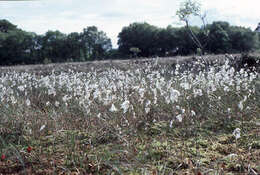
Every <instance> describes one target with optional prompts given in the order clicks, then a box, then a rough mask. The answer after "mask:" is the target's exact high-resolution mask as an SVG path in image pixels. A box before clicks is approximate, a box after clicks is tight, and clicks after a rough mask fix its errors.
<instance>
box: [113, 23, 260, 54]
mask: <svg viewBox="0 0 260 175" xmlns="http://www.w3.org/2000/svg"><path fill="white" fill-rule="evenodd" d="M188 30H191V31H192V33H193V34H194V35H196V37H197V38H198V39H199V40H200V41H201V43H202V44H203V46H204V52H206V53H210V54H221V53H241V52H250V51H254V50H256V49H259V47H260V44H259V33H256V32H254V31H252V30H251V29H250V28H245V27H239V26H231V25H230V24H229V23H228V22H223V21H216V22H213V23H212V24H208V25H206V26H205V28H204V29H202V28H199V27H196V26H190V27H189V28H187V27H179V28H177V27H172V26H170V25H169V26H168V27H166V28H158V27H156V26H153V25H150V24H148V23H133V24H130V25H129V26H127V27H124V28H123V29H122V31H121V32H120V33H119V35H118V38H119V41H118V45H119V51H120V52H122V53H124V54H126V55H130V54H131V53H132V52H136V55H137V56H141V57H150V56H171V55H189V54H197V53H198V52H199V49H198V47H197V46H196V45H195V44H194V42H193V41H192V39H193V38H192V37H191V36H190V32H189V31H188ZM131 48H132V49H131ZM133 48H136V49H133ZM137 48H138V49H137Z"/></svg>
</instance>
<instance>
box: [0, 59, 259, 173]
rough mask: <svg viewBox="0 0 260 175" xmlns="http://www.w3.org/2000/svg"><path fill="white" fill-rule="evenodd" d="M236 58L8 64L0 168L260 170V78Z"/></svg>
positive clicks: (3, 77) (3, 76) (0, 107)
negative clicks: (209, 61)
mask: <svg viewBox="0 0 260 175" xmlns="http://www.w3.org/2000/svg"><path fill="white" fill-rule="evenodd" d="M216 57H217V56H216ZM229 57H231V58H233V56H232V55H230V56H229ZM230 62H231V60H229V59H224V60H222V61H221V63H220V62H218V61H216V62H215V63H214V62H213V63H212V64H210V65H209V64H205V62H203V59H202V60H201V59H200V57H198V59H197V60H195V61H194V62H192V64H191V65H189V66H188V69H186V68H184V67H183V63H181V62H178V61H177V62H175V64H169V63H163V60H159V59H156V58H154V59H149V60H145V61H136V60H135V61H120V62H119V61H118V62H117V61H110V62H109V61H107V62H105V63H102V62H96V63H95V64H94V63H89V64H87V63H85V64H84V63H83V64H82V65H78V64H64V65H58V64H57V65H42V66H38V67H37V66H36V67H35V69H32V68H31V67H29V66H27V67H26V66H24V67H12V68H9V67H3V68H1V69H0V117H1V120H0V156H1V160H0V174H1V173H2V174H60V175H61V174H73V175H76V174H130V175H139V174H140V175H141V174H147V175H148V174H152V175H164V174H172V175H173V174H196V175H200V174H203V175H204V174H212V175H213V174H214V175H220V174H260V79H259V75H258V72H257V69H253V70H252V69H251V70H247V69H244V68H241V69H239V70H237V69H236V68H234V67H233V66H232V64H230ZM185 66H187V64H185Z"/></svg>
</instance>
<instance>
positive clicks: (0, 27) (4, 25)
mask: <svg viewBox="0 0 260 175" xmlns="http://www.w3.org/2000/svg"><path fill="white" fill-rule="evenodd" d="M12 30H18V29H17V27H16V25H13V24H12V23H10V22H9V21H7V20H5V19H3V20H0V32H3V33H7V32H9V31H12Z"/></svg>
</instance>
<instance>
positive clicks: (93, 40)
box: [81, 26, 112, 60]
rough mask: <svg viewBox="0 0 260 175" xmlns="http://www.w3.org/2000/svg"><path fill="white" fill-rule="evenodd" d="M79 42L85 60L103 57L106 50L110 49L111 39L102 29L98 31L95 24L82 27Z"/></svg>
mask: <svg viewBox="0 0 260 175" xmlns="http://www.w3.org/2000/svg"><path fill="white" fill-rule="evenodd" d="M81 43H82V47H83V55H84V59H85V60H89V59H92V60H93V59H97V58H100V57H103V56H104V55H105V53H106V52H107V51H109V50H110V49H112V44H111V40H110V39H109V38H108V37H107V36H106V34H105V33H104V32H103V31H98V29H97V27H95V26H90V27H87V28H84V29H83V32H82V33H81Z"/></svg>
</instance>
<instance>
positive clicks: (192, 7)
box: [176, 0, 208, 54]
mask: <svg viewBox="0 0 260 175" xmlns="http://www.w3.org/2000/svg"><path fill="white" fill-rule="evenodd" d="M176 15H177V16H178V17H179V20H180V21H182V22H184V23H185V27H186V28H187V31H188V32H189V35H190V37H191V39H192V41H193V42H194V43H195V45H196V46H197V47H198V48H200V49H201V51H202V54H204V49H205V46H206V45H207V40H206V41H204V42H203V43H202V41H200V40H199V38H198V37H197V36H196V34H195V33H194V32H193V31H192V30H191V27H190V17H191V16H195V17H199V18H200V19H201V21H202V24H203V26H202V30H203V32H202V34H203V35H204V36H206V38H207V36H208V30H207V28H206V22H205V21H206V13H204V14H201V4H200V3H198V2H197V1H195V0H185V1H184V2H182V3H181V5H180V8H179V10H177V12H176ZM204 38H205V37H204Z"/></svg>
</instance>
